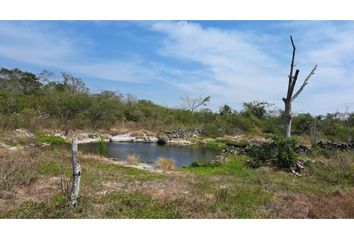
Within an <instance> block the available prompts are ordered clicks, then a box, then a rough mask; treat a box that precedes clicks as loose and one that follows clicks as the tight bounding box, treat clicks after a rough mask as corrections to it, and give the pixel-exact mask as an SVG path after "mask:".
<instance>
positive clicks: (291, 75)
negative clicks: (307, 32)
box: [288, 36, 296, 92]
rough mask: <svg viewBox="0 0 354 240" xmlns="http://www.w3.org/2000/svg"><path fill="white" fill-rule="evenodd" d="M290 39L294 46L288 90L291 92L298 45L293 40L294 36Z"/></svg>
mask: <svg viewBox="0 0 354 240" xmlns="http://www.w3.org/2000/svg"><path fill="white" fill-rule="evenodd" d="M290 41H291V45H292V46H293V55H292V58H291V65H290V74H289V84H288V92H290V87H291V85H292V82H293V71H294V66H295V65H294V61H295V52H296V47H295V44H294V41H293V37H292V36H290Z"/></svg>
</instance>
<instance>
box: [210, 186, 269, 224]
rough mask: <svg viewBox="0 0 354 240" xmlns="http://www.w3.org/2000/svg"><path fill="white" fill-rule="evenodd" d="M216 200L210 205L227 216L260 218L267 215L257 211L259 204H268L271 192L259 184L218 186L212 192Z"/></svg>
mask: <svg viewBox="0 0 354 240" xmlns="http://www.w3.org/2000/svg"><path fill="white" fill-rule="evenodd" d="M214 194H215V196H216V200H215V201H214V202H212V203H211V207H212V208H215V210H216V211H221V212H224V213H225V214H226V217H228V218H260V217H263V218H264V217H269V216H267V214H265V213H262V212H260V211H259V209H260V206H265V205H267V204H269V203H270V202H271V201H272V199H273V194H272V193H270V192H267V191H264V189H263V188H262V187H261V186H256V185H252V186H238V185H236V186H233V187H231V188H219V189H217V190H216V191H215V192H214Z"/></svg>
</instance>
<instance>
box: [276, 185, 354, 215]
mask: <svg viewBox="0 0 354 240" xmlns="http://www.w3.org/2000/svg"><path fill="white" fill-rule="evenodd" d="M353 203H354V192H353V191H349V192H346V193H344V192H342V191H340V190H336V191H334V192H333V193H332V194H330V195H328V196H324V195H322V196H316V195H313V194H306V193H290V192H287V193H280V194H279V195H278V196H277V197H276V199H275V201H274V202H273V203H272V207H271V212H273V213H274V214H275V216H274V217H276V218H354V204H353Z"/></svg>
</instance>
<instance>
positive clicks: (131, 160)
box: [127, 154, 140, 165]
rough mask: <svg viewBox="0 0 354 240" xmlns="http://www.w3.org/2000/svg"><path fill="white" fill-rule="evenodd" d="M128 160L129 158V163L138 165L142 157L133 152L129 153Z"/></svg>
mask: <svg viewBox="0 0 354 240" xmlns="http://www.w3.org/2000/svg"><path fill="white" fill-rule="evenodd" d="M127 160H128V164H130V165H138V164H139V162H140V157H139V155H137V154H131V155H128V157H127Z"/></svg>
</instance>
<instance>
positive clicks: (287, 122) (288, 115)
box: [283, 36, 317, 137]
mask: <svg viewBox="0 0 354 240" xmlns="http://www.w3.org/2000/svg"><path fill="white" fill-rule="evenodd" d="M290 40H291V45H292V47H293V54H292V58H291V65H290V74H289V84H288V92H287V95H286V98H283V101H284V104H285V111H284V126H285V131H284V135H285V136H286V137H290V136H291V122H292V109H291V104H292V102H293V101H294V100H295V99H296V98H297V97H298V96H299V95H300V93H301V92H302V91H303V90H304V88H305V86H306V85H307V84H308V81H309V80H310V77H311V76H312V75H313V74H314V73H315V71H316V68H317V65H315V67H314V68H313V69H312V71H311V72H310V74H309V75H308V76H307V77H306V78H305V80H304V82H303V83H302V85H301V86H300V88H299V90H297V92H296V93H295V94H294V88H295V85H296V81H297V78H298V76H299V73H300V70H299V69H296V71H295V73H294V67H295V64H294V61H295V52H296V47H295V44H294V41H293V37H292V36H290Z"/></svg>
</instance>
